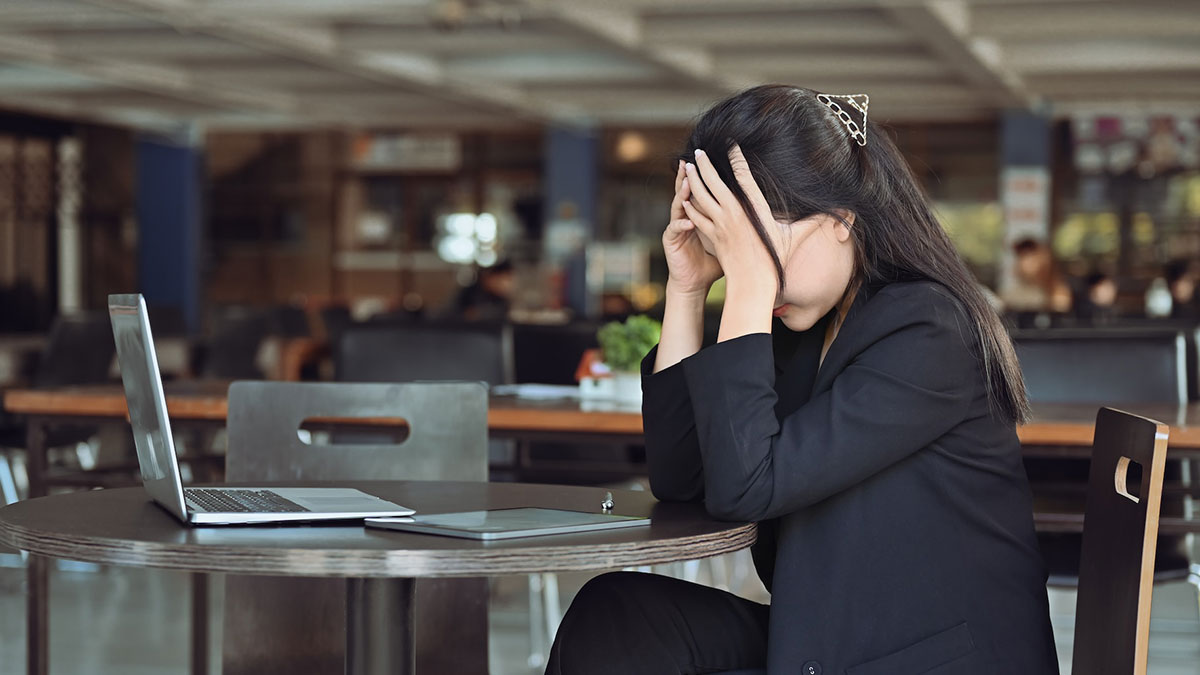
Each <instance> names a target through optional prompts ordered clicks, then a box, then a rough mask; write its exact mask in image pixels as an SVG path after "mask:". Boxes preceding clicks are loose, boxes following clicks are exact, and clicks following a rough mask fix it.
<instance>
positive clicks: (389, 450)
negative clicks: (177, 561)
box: [223, 382, 488, 675]
mask: <svg viewBox="0 0 1200 675" xmlns="http://www.w3.org/2000/svg"><path fill="white" fill-rule="evenodd" d="M316 418H326V419H328V418H341V419H342V420H345V419H347V418H401V419H403V420H405V421H406V422H407V437H406V438H404V440H403V442H402V443H401V444H399V445H397V444H395V443H387V444H383V443H376V444H371V445H337V444H333V445H324V444H322V443H320V442H319V440H320V439H321V438H322V437H324V436H325V434H323V433H321V432H320V431H317V432H314V433H298V432H300V431H301V428H302V426H304V422H305V420H311V419H316ZM228 434H229V451H228V453H229V454H228V460H227V479H228V480H229V481H240V482H245V481H274V480H282V481H289V480H472V481H485V480H487V390H486V388H485V387H483V386H482V385H480V384H478V383H472V382H424V383H407V384H361V383H356V384H342V383H299V382H235V383H234V384H233V385H232V386H230V388H229V422H228ZM305 437H309V438H311V439H313V440H311V441H309V442H306V441H305V440H304V438H305ZM417 508H419V505H417ZM354 583H355V582H351V583H350V584H349V588H354ZM371 583H372V584H373V585H372V591H375V590H376V589H379V588H384V589H386V588H387V584H386V583H380V582H371ZM225 589H226V591H225V597H226V600H225V642H224V657H223V661H224V667H223V672H224V673H225V674H226V675H240V674H242V673H246V674H249V673H253V674H254V675H270V674H271V673H301V672H302V673H312V674H319V673H341V672H343V665H344V658H345V619H346V611H345V602H346V594H347V592H348V584H347V582H340V581H336V580H327V579H293V578H279V577H241V576H229V577H226V583H225ZM384 592H386V591H384ZM487 598H488V585H487V580H486V579H448V580H425V579H422V580H419V581H418V582H417V584H416V605H417V607H416V621H415V625H416V627H417V630H416V648H417V667H418V672H426V673H486V672H487ZM446 634H453V635H456V636H460V637H461V639H460V640H456V642H455V644H454V645H453V647H452V648H447V645H446V644H444V643H436V642H434V641H433V637H435V636H437V635H443V636H444V635H446Z"/></svg>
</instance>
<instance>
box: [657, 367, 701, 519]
mask: <svg viewBox="0 0 1200 675" xmlns="http://www.w3.org/2000/svg"><path fill="white" fill-rule="evenodd" d="M657 357H658V347H655V348H654V349H652V350H650V353H649V354H648V355H647V356H646V358H645V359H643V360H642V420H643V421H642V425H643V428H644V431H645V442H646V465H647V468H648V469H649V472H650V491H651V492H653V493H654V496H655V497H656V498H658V499H660V500H662V501H674V502H696V501H700V500H701V499H703V498H704V471H703V470H702V468H701V463H700V445H699V442H698V441H697V438H696V418H695V416H694V415H693V414H692V400H691V397H690V396H689V395H688V386H687V380H686V378H685V377H684V372H683V366H682V365H680V364H675V365H673V366H671V367H670V368H667V369H665V370H662V371H659V372H657V373H655V372H654V361H655V359H656V358H657Z"/></svg>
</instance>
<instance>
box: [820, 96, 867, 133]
mask: <svg viewBox="0 0 1200 675" xmlns="http://www.w3.org/2000/svg"><path fill="white" fill-rule="evenodd" d="M835 98H842V99H846V104H847V105H849V106H850V107H851V108H854V109H855V110H857V111H858V112H859V113H860V114H861V115H862V126H859V124H858V123H857V122H855V121H854V120H853V119H852V118H851V117H850V113H848V112H846V111H845V109H843V108H842V106H841V104H839V103H838V102H837V101H835V100H833V99H835ZM859 99H862V100H861V101H860V100H859ZM817 100H818V101H820V102H821V103H824V104H825V105H826V107H828V108H829V109H830V110H832V111H833V113H834V114H835V115H837V117H838V119H839V120H841V122H842V126H844V127H846V130H847V131H849V132H850V137H851V138H853V139H854V140H855V141H856V142H857V143H858V144H859V145H860V146H865V145H866V144H867V108H869V107H870V105H871V97H870V96H867V95H866V94H817Z"/></svg>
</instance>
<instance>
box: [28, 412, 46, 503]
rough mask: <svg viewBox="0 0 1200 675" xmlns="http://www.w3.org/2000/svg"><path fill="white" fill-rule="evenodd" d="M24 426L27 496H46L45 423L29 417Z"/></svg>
mask: <svg viewBox="0 0 1200 675" xmlns="http://www.w3.org/2000/svg"><path fill="white" fill-rule="evenodd" d="M25 424H26V426H25V453H26V458H27V459H26V462H25V471H26V473H27V474H28V475H29V497H30V498H31V499H32V498H34V497H45V496H46V462H47V458H46V424H45V422H43V421H42V420H40V419H38V418H36V417H30V418H29V419H28V421H26V423H25Z"/></svg>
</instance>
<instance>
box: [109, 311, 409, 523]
mask: <svg viewBox="0 0 1200 675" xmlns="http://www.w3.org/2000/svg"><path fill="white" fill-rule="evenodd" d="M108 314H109V317H110V318H111V319H112V326H113V338H114V339H115V340H116V343H117V361H118V362H119V363H120V365H121V381H122V382H123V383H124V384H125V401H126V403H127V404H128V406H129V422H130V425H131V426H132V427H133V438H134V444H135V445H136V446H137V454H138V464H139V465H140V466H141V470H142V484H143V485H145V486H146V492H148V493H150V496H151V497H152V498H153V499H154V501H156V502H158V504H159V505H160V506H162V507H163V508H164V509H166V510H167V511H170V512H171V513H172V514H173V515H174V516H175V517H176V518H178V519H180V520H182V521H183V522H185V523H190V524H192V525H248V524H259V523H287V522H306V521H314V520H361V519H363V518H368V517H379V516H408V515H412V514H413V513H414V512H413V510H412V509H409V508H405V507H403V506H400V505H399V504H393V503H392V502H389V501H386V500H383V499H380V498H378V497H374V496H372V495H369V494H366V493H365V492H362V491H359V490H354V489H351V488H332V487H330V488H187V489H184V487H183V479H182V478H181V477H180V475H179V464H178V463H177V461H176V459H175V442H174V439H173V438H172V436H171V423H170V420H168V419H167V399H166V397H165V396H164V395H163V386H162V377H160V376H159V372H158V356H157V355H156V354H155V352H154V340H153V339H152V338H151V335H150V320H149V318H148V315H147V313H146V301H145V300H144V299H143V298H142V296H141V294H131V295H110V296H108Z"/></svg>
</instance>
